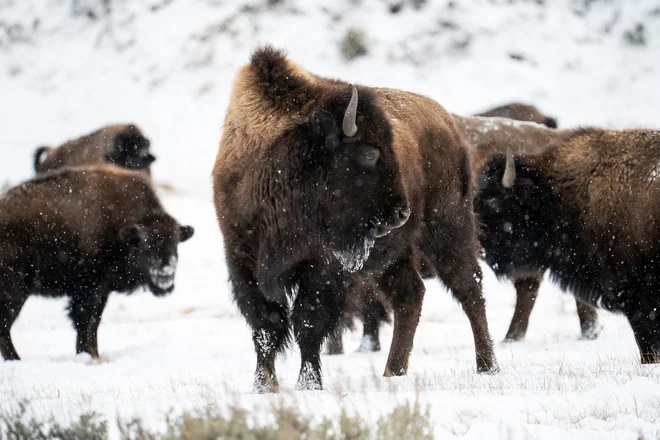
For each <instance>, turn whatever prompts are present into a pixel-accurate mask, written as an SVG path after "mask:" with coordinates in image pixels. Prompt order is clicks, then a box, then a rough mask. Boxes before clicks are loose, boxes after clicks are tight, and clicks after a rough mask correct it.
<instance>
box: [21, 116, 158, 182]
mask: <svg viewBox="0 0 660 440" xmlns="http://www.w3.org/2000/svg"><path fill="white" fill-rule="evenodd" d="M149 146H150V142H149V139H147V138H146V137H144V135H143V134H142V131H140V129H139V128H138V127H137V126H135V125H133V124H117V125H108V126H107V127H103V128H101V129H99V130H96V131H94V132H93V133H90V134H88V135H85V136H82V137H80V138H77V139H73V140H70V141H67V142H65V143H64V144H62V145H60V146H59V147H56V148H51V147H39V148H37V150H36V151H35V153H34V170H35V171H36V172H37V173H45V172H48V171H52V170H56V169H58V168H62V167H67V166H69V167H71V166H83V165H102V164H107V163H110V164H112V165H116V166H118V167H120V168H128V169H133V170H146V171H147V173H148V172H149V167H150V166H151V163H152V162H153V161H154V160H155V159H156V158H155V157H154V156H153V155H152V154H151V153H150V152H149Z"/></svg>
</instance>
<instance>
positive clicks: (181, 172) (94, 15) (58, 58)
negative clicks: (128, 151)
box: [0, 0, 660, 439]
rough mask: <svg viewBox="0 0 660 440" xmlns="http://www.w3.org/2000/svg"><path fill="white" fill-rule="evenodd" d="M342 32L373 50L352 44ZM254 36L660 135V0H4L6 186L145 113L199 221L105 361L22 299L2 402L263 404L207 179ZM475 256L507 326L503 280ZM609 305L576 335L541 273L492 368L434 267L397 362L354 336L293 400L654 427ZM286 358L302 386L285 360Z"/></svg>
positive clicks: (498, 431) (639, 429)
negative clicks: (318, 380) (488, 373)
mask: <svg viewBox="0 0 660 440" xmlns="http://www.w3.org/2000/svg"><path fill="white" fill-rule="evenodd" d="M351 29H352V30H355V31H358V32H362V33H363V35H364V45H365V48H366V51H367V53H366V55H363V56H359V57H357V58H355V59H351V60H348V59H346V58H345V56H344V55H343V53H342V50H341V40H342V38H343V37H344V36H345V35H346V33H347V32H348V31H349V30H351ZM261 43H271V44H273V45H275V46H277V47H282V48H285V49H286V50H287V51H288V53H289V55H290V57H291V58H292V59H294V60H295V61H297V62H298V63H300V64H302V65H303V66H305V67H306V68H308V69H309V70H312V71H314V72H315V73H318V74H321V75H325V76H331V77H340V78H342V79H346V80H349V81H353V82H359V83H363V84H366V85H379V86H389V87H395V88H403V89H407V90H411V91H415V92H419V93H422V94H425V95H428V96H430V97H432V98H434V99H436V100H437V101H439V102H440V103H442V104H443V105H444V106H445V107H446V108H448V109H449V110H450V111H453V112H456V113H464V114H469V113H472V112H476V111H480V110H484V109H487V108H489V107H490V106H493V105H497V104H502V103H505V102H508V101H513V100H517V101H524V102H529V103H533V104H535V105H537V106H539V107H540V108H541V109H542V111H544V112H545V113H547V114H549V115H552V116H555V117H557V119H558V120H559V124H560V126H562V127H567V126H570V125H579V124H583V125H584V124H594V125H602V126H611V127H632V126H636V127H637V126H644V127H651V128H659V129H660V118H659V117H658V108H659V103H660V3H659V2H658V1H657V0H653V1H651V0H636V1H624V0H620V1H617V0H556V1H551V0H545V1H543V0H538V1H515V0H513V1H504V0H501V1H498V0H493V1H488V0H463V1H457V0H454V1H444V0H443V1H430V0H429V1H424V0H389V1H377V0H319V1H307V0H279V1H275V0H270V1H266V0H258V1H257V0H255V1H247V0H241V1H239V0H224V1H223V0H195V1H187V0H185V1H184V0H144V1H131V0H29V1H28V0H0V99H1V101H0V102H1V105H0V121H2V123H1V124H0V158H2V159H1V160H0V184H2V183H4V182H10V183H12V184H13V183H17V182H19V181H21V180H22V179H25V178H28V177H30V176H31V175H32V154H33V151H34V148H35V147H37V146H39V145H57V144H60V143H62V142H64V141H65V140H67V139H70V138H72V137H77V136H79V135H82V134H85V133H87V132H90V131H92V130H94V129H96V128H98V127H100V126H102V125H104V124H107V123H113V122H135V123H137V124H138V125H139V126H140V127H142V128H143V130H144V132H145V134H146V135H147V136H148V137H149V138H150V139H151V140H152V148H153V152H154V154H156V155H157V157H158V160H157V162H156V163H155V165H154V168H153V170H154V171H153V174H154V178H155V180H156V181H157V182H159V183H167V184H168V185H170V186H172V187H174V188H175V191H174V192H172V191H170V192H167V193H163V197H164V203H165V205H166V206H167V207H168V209H169V210H170V212H171V213H172V214H173V215H174V216H175V217H176V218H177V219H178V220H180V221H181V222H182V223H186V224H192V225H193V226H195V228H196V230H197V231H196V235H195V237H194V238H193V239H192V240H190V241H189V242H187V243H184V244H182V245H181V247H180V264H179V271H178V274H177V288H176V290H175V292H174V293H173V294H172V295H171V296H170V297H167V298H154V297H153V296H151V295H150V294H146V293H138V294H135V295H133V296H130V297H126V296H120V295H113V296H112V297H111V298H110V301H109V304H108V307H107V309H106V311H105V313H104V316H103V323H102V324H101V328H100V336H99V346H100V351H101V352H102V354H104V355H105V356H106V357H107V359H108V361H107V362H105V363H102V364H99V365H90V364H89V359H88V358H86V357H84V356H78V357H76V356H74V352H75V350H74V348H75V335H74V331H73V329H72V328H71V325H70V324H69V322H68V320H67V318H66V316H65V312H64V311H63V309H64V306H65V302H64V301H56V300H45V299H39V298H33V299H30V300H29V301H28V303H27V305H26V307H25V308H24V309H23V312H22V313H21V316H20V317H19V319H18V321H17V322H16V324H15V325H14V328H13V338H14V343H15V345H16V348H17V350H18V352H19V354H21V356H22V358H23V361H21V362H12V363H10V362H4V363H3V362H1V361H0V412H1V411H3V410H8V409H9V408H14V407H16V405H17V403H18V402H19V401H23V400H27V401H29V405H28V409H29V410H31V411H32V412H33V413H34V414H37V415H38V416H40V417H47V416H48V415H50V414H54V415H55V416H56V417H58V418H60V419H62V420H64V421H66V420H68V419H69V417H72V416H74V415H77V414H79V413H80V412H81V411H84V410H88V409H94V410H96V411H99V412H101V413H103V414H104V415H106V416H107V417H108V418H112V417H114V416H115V415H116V414H120V415H122V416H131V415H135V414H138V415H141V416H142V417H144V418H145V420H147V421H148V422H149V423H151V424H153V426H154V427H156V428H158V427H160V423H161V421H162V419H163V414H164V413H166V412H167V411H168V410H169V409H170V408H174V409H181V408H193V407H198V406H202V405H205V404H208V403H209V402H215V403H218V404H224V403H226V402H227V401H228V400H230V399H232V398H236V399H238V400H239V401H240V402H241V403H242V404H245V405H247V406H248V407H252V406H254V407H260V406H263V405H264V404H266V403H267V402H268V401H269V399H272V397H270V396H257V395H252V394H249V391H250V384H251V379H252V371H253V368H254V361H255V359H254V354H253V349H252V342H251V340H250V333H249V331H248V329H247V327H246V325H245V324H244V321H243V320H242V318H240V316H239V315H238V313H237V312H236V309H235V307H234V306H233V305H232V303H231V301H230V299H229V294H228V286H227V282H226V279H227V272H226V268H225V265H224V260H223V249H222V239H221V236H220V234H219V232H218V228H217V225H216V221H215V217H214V211H213V205H212V201H211V200H212V199H211V179H210V172H211V167H212V164H213V161H214V158H215V154H216V151H217V144H218V141H219V139H220V135H221V130H222V121H223V116H224V109H225V107H226V105H227V99H228V94H229V90H230V87H231V81H232V77H233V74H234V72H235V70H236V69H237V68H238V67H239V66H240V65H242V64H244V63H245V62H246V61H247V60H248V57H249V54H250V52H251V50H252V49H253V48H255V47H256V46H258V45H259V44H261ZM0 239H1V238H0ZM484 269H485V272H486V279H485V284H484V290H485V293H486V296H487V298H488V301H489V304H488V317H489V324H490V328H491V332H492V335H493V337H494V338H495V339H496V340H497V341H499V340H501V338H502V337H503V336H504V333H505V331H506V328H507V326H508V323H509V320H510V317H511V314H512V313H513V304H514V295H513V289H512V288H511V286H510V285H508V284H503V283H498V282H497V281H496V280H495V279H494V277H493V275H492V273H491V272H490V271H489V270H488V269H486V268H485V267H484ZM600 313H601V316H602V321H603V323H604V325H605V329H604V331H603V333H602V334H601V337H600V338H599V339H598V340H597V341H578V340H577V336H578V334H579V325H578V320H577V316H576V314H575V303H574V301H573V300H572V298H570V297H567V296H562V295H561V293H560V292H559V291H558V289H557V288H555V287H554V286H552V285H551V284H550V283H549V282H546V283H545V284H544V285H543V287H542V289H541V292H540V295H539V300H538V304H537V305H536V307H535V311H534V313H533V314H532V317H531V324H530V329H529V332H528V336H527V339H526V340H525V341H524V342H520V343H516V344H500V345H498V346H497V347H496V354H497V356H498V359H499V362H500V365H501V367H502V372H501V373H500V374H499V375H496V376H492V377H481V376H478V375H476V374H475V373H474V349H473V343H472V336H471V333H470V328H469V325H468V322H467V319H466V318H465V316H464V314H463V313H462V311H461V310H460V308H459V307H458V306H456V304H455V303H454V302H453V300H452V299H451V297H450V295H449V294H448V293H447V292H446V291H445V289H444V288H443V287H442V286H440V285H438V284H437V283H435V282H432V283H429V284H428V289H427V294H426V300H425V304H424V310H423V316H422V322H421V324H420V327H419V330H418V333H417V337H416V344H415V348H414V350H413V354H412V358H411V374H410V376H409V377H406V378H396V379H387V380H386V379H383V378H381V377H380V374H381V372H382V369H383V367H384V365H385V359H386V356H387V350H388V349H389V339H390V337H391V328H389V327H386V328H385V329H384V331H383V335H382V341H383V342H384V346H383V352H380V353H377V354H362V353H353V351H354V350H355V349H356V348H357V346H358V345H359V337H360V335H359V333H354V334H349V335H347V336H346V344H347V349H348V353H349V354H347V355H343V356H338V357H328V356H324V358H323V362H324V374H325V379H326V388H327V391H324V392H305V393H287V398H289V399H292V400H295V401H296V402H299V403H300V405H301V407H302V408H303V409H304V410H305V411H309V412H318V411H321V410H323V411H322V412H325V413H327V414H334V413H336V411H338V408H339V406H341V405H345V406H346V407H348V408H349V409H351V410H356V411H359V412H361V413H363V414H365V415H367V416H369V417H374V418H376V417H377V416H378V415H380V414H381V413H383V412H384V411H386V410H388V409H389V408H391V407H392V406H393V405H394V404H396V403H397V402H401V401H404V400H406V399H414V398H415V396H416V395H419V397H420V399H421V400H422V401H423V402H428V403H429V404H431V406H432V410H431V411H432V416H433V419H434V422H435V434H436V436H437V437H438V438H445V437H448V438H454V437H458V438H483V437H485V436H486V435H488V436H489V438H502V439H518V438H519V439H527V438H548V439H551V438H557V437H558V436H560V435H561V436H563V437H564V438H580V439H586V438H594V439H596V438H598V439H601V438H612V439H614V438H616V439H624V438H630V439H633V438H634V439H637V438H641V437H640V436H645V437H644V438H660V384H659V383H660V370H659V369H658V368H657V367H652V366H640V365H639V362H638V359H637V347H636V346H635V342H634V339H633V336H632V331H631V330H630V328H629V326H628V324H627V322H626V321H625V320H624V319H623V318H621V317H618V316H613V315H609V314H606V313H605V312H600ZM278 368H279V371H280V381H281V383H282V385H283V387H284V388H287V389H292V388H293V386H294V384H295V378H296V375H297V372H298V368H299V358H298V356H297V354H296V353H293V354H291V355H290V356H288V357H286V358H284V359H281V360H280V362H279V364H278ZM374 372H375V374H374ZM113 435H115V436H116V435H117V432H115V431H113Z"/></svg>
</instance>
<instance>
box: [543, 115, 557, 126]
mask: <svg viewBox="0 0 660 440" xmlns="http://www.w3.org/2000/svg"><path fill="white" fill-rule="evenodd" d="M543 125H545V126H546V127H548V128H557V120H556V119H555V118H551V117H550V116H546V118H545V119H544V120H543Z"/></svg>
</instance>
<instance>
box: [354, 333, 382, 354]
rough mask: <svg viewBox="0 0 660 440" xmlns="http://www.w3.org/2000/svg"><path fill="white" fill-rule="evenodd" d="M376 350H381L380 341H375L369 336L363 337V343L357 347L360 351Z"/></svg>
mask: <svg viewBox="0 0 660 440" xmlns="http://www.w3.org/2000/svg"><path fill="white" fill-rule="evenodd" d="M376 351H380V342H378V341H374V340H372V339H371V338H370V337H368V336H365V337H364V338H362V343H360V346H359V347H358V349H357V352H358V353H373V352H376Z"/></svg>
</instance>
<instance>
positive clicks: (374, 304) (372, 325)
mask: <svg viewBox="0 0 660 440" xmlns="http://www.w3.org/2000/svg"><path fill="white" fill-rule="evenodd" d="M363 315H364V331H363V335H362V343H361V344H360V348H358V351H359V352H365V353H368V352H375V351H380V325H381V324H382V323H383V322H387V309H386V307H385V305H384V304H383V302H382V300H381V299H380V298H377V297H376V295H375V292H372V294H371V295H369V296H367V297H366V298H365V302H364V305H363Z"/></svg>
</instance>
